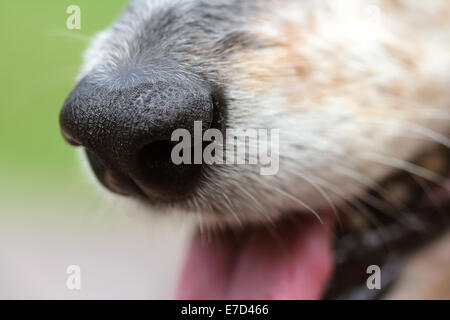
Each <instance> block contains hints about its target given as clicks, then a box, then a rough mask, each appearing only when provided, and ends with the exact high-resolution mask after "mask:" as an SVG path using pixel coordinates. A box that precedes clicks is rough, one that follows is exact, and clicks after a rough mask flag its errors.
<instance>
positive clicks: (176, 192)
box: [138, 141, 201, 198]
mask: <svg viewBox="0 0 450 320" xmlns="http://www.w3.org/2000/svg"><path fill="white" fill-rule="evenodd" d="M173 147H174V143H173V142H171V141H155V142H153V143H151V144H148V145H146V146H145V147H144V148H143V149H142V151H141V153H140V163H141V174H140V178H141V179H139V180H141V181H140V183H138V184H139V185H142V184H144V185H145V186H146V187H149V188H151V189H152V190H158V193H160V195H161V196H164V195H169V196H171V197H174V198H176V197H177V196H183V195H185V194H187V193H189V191H192V190H193V189H194V186H195V184H196V183H197V181H198V178H199V176H200V171H201V165H195V164H180V165H176V164H175V163H174V162H173V161H172V158H171V154H172V149H173Z"/></svg>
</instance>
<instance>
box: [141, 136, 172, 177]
mask: <svg viewBox="0 0 450 320" xmlns="http://www.w3.org/2000/svg"><path fill="white" fill-rule="evenodd" d="M173 146H174V145H173V143H172V142H171V141H156V142H153V143H151V144H148V145H146V146H145V147H144V148H143V149H142V152H141V161H142V162H143V165H144V167H145V170H155V169H161V168H162V167H170V166H171V165H173V161H172V159H171V153H172V148H173Z"/></svg>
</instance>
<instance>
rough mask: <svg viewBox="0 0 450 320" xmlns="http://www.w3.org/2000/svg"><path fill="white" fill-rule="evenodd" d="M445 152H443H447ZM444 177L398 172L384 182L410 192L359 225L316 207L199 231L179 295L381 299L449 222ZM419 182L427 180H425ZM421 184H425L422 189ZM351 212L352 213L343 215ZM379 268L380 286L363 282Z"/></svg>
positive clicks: (449, 184) (449, 195)
mask: <svg viewBox="0 0 450 320" xmlns="http://www.w3.org/2000/svg"><path fill="white" fill-rule="evenodd" d="M445 155H446V156H445V158H446V159H448V157H447V153H445ZM448 169H449V168H448V167H446V168H444V169H442V170H440V171H439V172H441V173H442V180H440V181H435V183H428V184H427V183H426V182H424V181H422V183H419V184H418V183H417V177H412V176H411V175H410V174H408V173H404V172H402V173H396V174H394V175H393V176H391V177H389V178H388V179H386V181H384V182H383V185H384V186H385V187H386V191H387V192H389V190H390V187H392V186H395V185H398V184H399V183H400V182H401V183H402V185H403V187H404V188H405V189H404V191H405V193H406V194H408V195H409V197H408V198H406V199H404V202H403V207H404V209H403V210H404V211H397V209H394V211H392V212H384V211H381V210H380V209H379V208H378V209H377V208H374V207H372V206H370V205H367V206H366V209H367V211H368V212H370V213H371V214H373V216H374V217H375V218H376V222H375V223H373V222H372V221H371V218H370V217H368V216H366V217H361V213H360V212H359V213H357V214H358V216H359V217H360V219H365V221H363V222H362V223H361V220H359V222H358V226H355V225H349V224H348V223H347V222H346V221H345V220H342V219H341V218H342V217H343V213H344V212H342V211H341V212H339V213H340V214H339V215H338V216H336V215H335V213H334V212H333V211H332V210H326V209H325V210H318V214H319V216H320V217H321V218H322V219H321V220H322V221H320V220H319V219H317V218H316V217H313V216H308V215H306V214H303V215H301V214H296V215H292V214H290V215H289V214H286V215H285V216H284V218H282V219H281V220H279V221H278V222H275V224H274V225H248V226H244V227H241V228H239V229H236V228H234V229H229V230H222V231H217V230H215V232H214V233H213V234H211V235H210V236H208V234H207V233H206V234H205V233H204V232H203V233H202V232H200V231H198V232H197V233H196V234H195V235H194V237H193V238H192V241H191V244H190V248H189V250H188V253H187V255H186V257H185V264H184V266H183V268H182V271H181V276H180V280H179V285H178V287H177V292H176V297H177V298H179V299H194V300H197V299H212V300H215V299H226V300H236V299H243V300H250V299H251V300H255V299H256V300H266V299H274V300H279V299H296V300H297V299H309V300H311V299H320V298H326V299H379V298H383V296H384V294H386V293H387V292H388V290H389V289H390V288H391V287H392V285H393V284H394V283H395V280H396V279H397V275H398V273H399V272H400V270H401V267H402V263H403V261H404V260H405V258H406V257H407V256H408V255H409V254H411V253H412V252H414V251H415V250H417V249H418V248H420V247H421V246H424V245H426V244H428V243H430V242H431V241H433V240H435V239H436V238H438V237H439V236H440V235H442V234H443V233H445V232H446V231H447V230H448V228H449V227H450V215H448V212H450V178H449V177H450V175H449V173H450V170H448ZM423 183H425V185H426V186H425V188H424V185H423ZM424 189H425V190H426V192H424ZM349 218H350V220H352V216H351V215H349ZM370 266H377V267H379V268H380V270H381V274H382V277H381V288H377V290H371V289H369V288H368V286H367V281H368V278H369V276H370V274H368V272H367V270H368V268H369V267H370Z"/></svg>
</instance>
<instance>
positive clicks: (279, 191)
mask: <svg viewBox="0 0 450 320" xmlns="http://www.w3.org/2000/svg"><path fill="white" fill-rule="evenodd" d="M266 187H267V185H266ZM271 189H272V190H274V191H276V192H278V193H279V194H281V195H283V196H285V197H286V198H289V199H291V200H292V201H294V202H296V203H298V204H300V205H301V206H302V207H304V208H305V209H307V210H308V211H309V212H311V213H312V214H313V215H314V216H315V217H316V218H317V220H319V222H320V223H321V224H323V220H322V218H321V217H320V215H319V214H318V213H317V212H316V211H315V210H314V209H313V208H311V207H310V206H309V205H307V204H306V203H305V202H303V201H301V200H300V199H297V198H296V197H294V196H293V195H291V194H289V193H287V192H285V191H283V190H281V189H279V188H277V187H275V186H272V187H271Z"/></svg>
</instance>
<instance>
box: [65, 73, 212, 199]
mask: <svg viewBox="0 0 450 320" xmlns="http://www.w3.org/2000/svg"><path fill="white" fill-rule="evenodd" d="M214 104H215V103H214V101H213V97H212V93H211V89H210V88H209V87H208V86H207V85H205V84H199V83H194V82H187V81H184V82H181V83H178V82H176V81H157V82H152V83H143V84H139V85H136V86H132V87H127V88H107V87H102V86H101V85H98V84H96V83H95V82H94V81H89V80H87V79H84V80H82V81H81V82H80V83H79V84H78V85H77V86H76V88H75V89H74V90H73V91H72V93H71V94H70V95H69V97H68V98H67V100H66V101H65V103H64V106H63V108H62V110H61V114H60V124H61V129H62V133H63V136H64V137H65V138H66V140H67V141H68V142H69V143H71V144H74V145H81V146H83V147H85V148H86V150H87V154H88V159H89V161H90V163H91V166H92V168H93V170H94V172H95V174H96V176H97V178H98V179H99V180H100V181H101V182H102V183H103V184H104V185H105V186H106V187H107V188H109V189H110V190H112V191H115V192H117V193H121V194H128V195H129V194H135V193H136V192H138V193H140V194H141V195H145V196H147V197H149V198H155V199H159V198H162V199H173V198H177V197H180V196H184V195H186V194H187V193H189V192H190V191H191V190H192V189H193V188H194V187H195V185H196V183H197V181H198V179H199V177H200V175H201V170H202V168H201V165H194V164H181V165H175V164H174V163H173V161H172V159H171V151H172V148H173V146H174V143H173V142H171V136H172V133H173V131H174V130H176V129H187V130H188V131H189V132H191V133H192V136H193V130H194V122H195V121H201V122H202V129H203V130H206V129H208V128H209V127H210V126H211V124H212V121H213V118H214Z"/></svg>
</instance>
